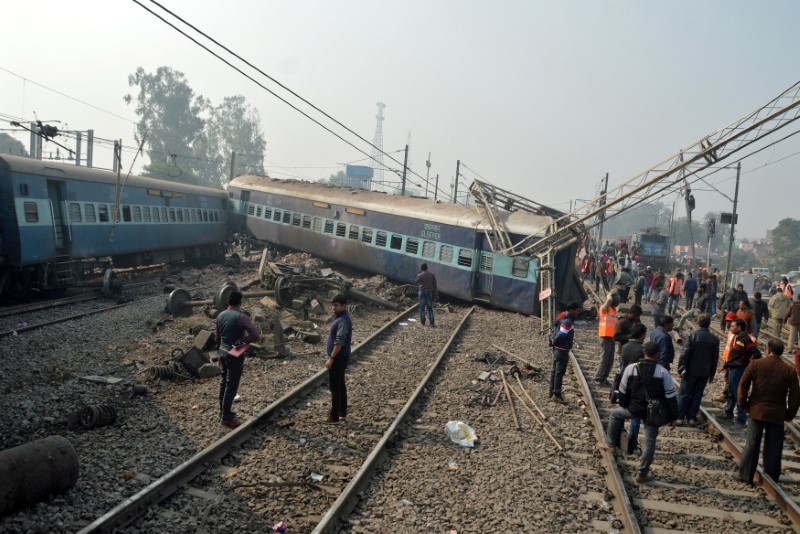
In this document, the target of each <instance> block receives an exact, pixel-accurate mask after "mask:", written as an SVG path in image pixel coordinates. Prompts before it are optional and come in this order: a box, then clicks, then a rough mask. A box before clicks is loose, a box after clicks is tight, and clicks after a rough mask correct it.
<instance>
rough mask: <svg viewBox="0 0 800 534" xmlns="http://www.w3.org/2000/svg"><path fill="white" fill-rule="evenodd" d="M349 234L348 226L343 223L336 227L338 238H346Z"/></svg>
mask: <svg viewBox="0 0 800 534" xmlns="http://www.w3.org/2000/svg"><path fill="white" fill-rule="evenodd" d="M346 233H347V225H346V224H343V223H339V224H337V225H336V236H337V237H344V235H345V234H346Z"/></svg>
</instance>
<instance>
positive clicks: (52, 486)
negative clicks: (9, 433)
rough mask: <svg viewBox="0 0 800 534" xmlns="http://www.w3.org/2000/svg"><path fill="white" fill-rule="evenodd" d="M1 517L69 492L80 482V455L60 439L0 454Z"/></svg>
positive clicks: (39, 442)
mask: <svg viewBox="0 0 800 534" xmlns="http://www.w3.org/2000/svg"><path fill="white" fill-rule="evenodd" d="M0 480H2V481H3V483H2V484H0V516H4V515H7V514H9V513H11V512H14V511H16V510H19V509H20V508H24V507H26V506H30V505H32V504H36V503H38V502H40V501H43V500H45V499H47V498H48V497H49V496H50V495H55V494H58V493H62V492H64V491H67V490H68V489H70V488H71V487H72V486H74V485H75V482H77V480H78V454H77V453H76V452H75V449H74V448H73V447H72V444H71V443H70V442H69V441H68V440H67V439H66V438H63V437H61V436H49V437H46V438H43V439H38V440H36V441H31V442H30V443H25V444H24V445H19V446H18V447H13V448H11V449H6V450H4V451H0Z"/></svg>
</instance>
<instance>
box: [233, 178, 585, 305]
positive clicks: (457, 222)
mask: <svg viewBox="0 0 800 534" xmlns="http://www.w3.org/2000/svg"><path fill="white" fill-rule="evenodd" d="M228 194H229V196H230V199H231V202H232V206H231V209H232V211H231V215H230V219H231V221H230V222H231V225H232V226H234V227H235V228H237V229H238V230H239V231H245V232H247V233H248V234H250V235H252V236H253V237H255V238H256V239H258V240H262V241H266V242H270V243H274V244H276V245H280V246H284V247H288V248H293V249H297V250H303V251H306V252H309V253H311V254H314V255H316V256H319V257H322V258H326V259H329V260H333V261H337V262H340V263H343V264H346V265H350V266H353V267H356V268H360V269H364V270H367V271H371V272H375V273H380V274H383V275H386V276H388V277H390V278H392V279H395V280H399V281H404V282H407V283H410V282H413V281H414V279H415V277H416V274H417V272H418V271H419V266H420V264H421V263H423V262H426V263H428V265H429V267H430V270H431V271H432V272H433V273H435V274H436V277H437V280H438V286H439V291H440V292H442V293H444V294H447V295H451V296H454V297H457V298H460V299H464V300H467V301H474V302H479V303H483V304H488V305H492V306H496V307H499V308H503V309H507V310H512V311H517V312H520V313H524V314H539V298H538V274H539V270H538V262H537V260H536V259H535V258H530V257H527V256H516V257H512V256H506V255H503V254H496V253H493V252H492V250H491V247H490V246H489V244H488V242H487V239H486V235H485V232H484V230H483V227H482V226H481V224H482V223H481V217H480V216H479V215H478V214H477V213H476V212H475V211H473V210H472V209H471V208H470V207H468V206H463V205H459V204H450V203H442V202H435V201H433V200H430V199H422V198H413V197H403V196H394V195H386V194H383V193H375V192H370V191H364V190H359V189H349V188H341V187H335V186H329V185H324V184H318V183H310V182H299V181H289V180H274V179H271V178H265V177H254V176H242V177H238V178H235V179H234V180H232V181H231V183H230V185H229V187H228ZM503 217H505V219H504V224H505V227H506V228H507V230H508V232H509V235H510V237H511V239H512V240H514V241H515V242H518V241H521V240H523V239H525V238H527V237H528V236H530V235H531V234H533V233H535V232H536V231H537V230H539V229H541V228H543V227H545V226H546V225H547V224H548V223H550V222H552V220H553V219H552V218H551V217H548V216H545V215H536V214H532V213H529V212H525V211H516V212H513V213H505V214H503ZM534 239H535V238H534ZM575 252H576V246H575V245H571V246H568V247H565V248H564V249H563V250H561V251H559V252H558V253H557V255H556V258H555V263H556V281H555V286H554V287H555V290H556V297H557V300H558V301H559V302H561V303H562V304H564V303H566V302H568V301H570V300H582V299H584V298H585V293H583V290H582V288H581V287H580V284H579V282H578V281H577V277H576V276H575Z"/></svg>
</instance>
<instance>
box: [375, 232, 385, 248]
mask: <svg viewBox="0 0 800 534" xmlns="http://www.w3.org/2000/svg"><path fill="white" fill-rule="evenodd" d="M375 244H376V245H378V246H379V247H385V246H386V232H378V233H377V234H375Z"/></svg>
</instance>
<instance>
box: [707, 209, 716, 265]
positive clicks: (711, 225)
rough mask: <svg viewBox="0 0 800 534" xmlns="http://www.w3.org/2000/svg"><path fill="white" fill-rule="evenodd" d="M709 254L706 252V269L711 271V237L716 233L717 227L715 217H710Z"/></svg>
mask: <svg viewBox="0 0 800 534" xmlns="http://www.w3.org/2000/svg"><path fill="white" fill-rule="evenodd" d="M706 224H708V254H706V269H707V270H708V271H709V272H710V271H711V238H712V237H714V233H715V232H716V229H717V223H716V222H715V220H714V219H709V220H708V222H707V223H706Z"/></svg>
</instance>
